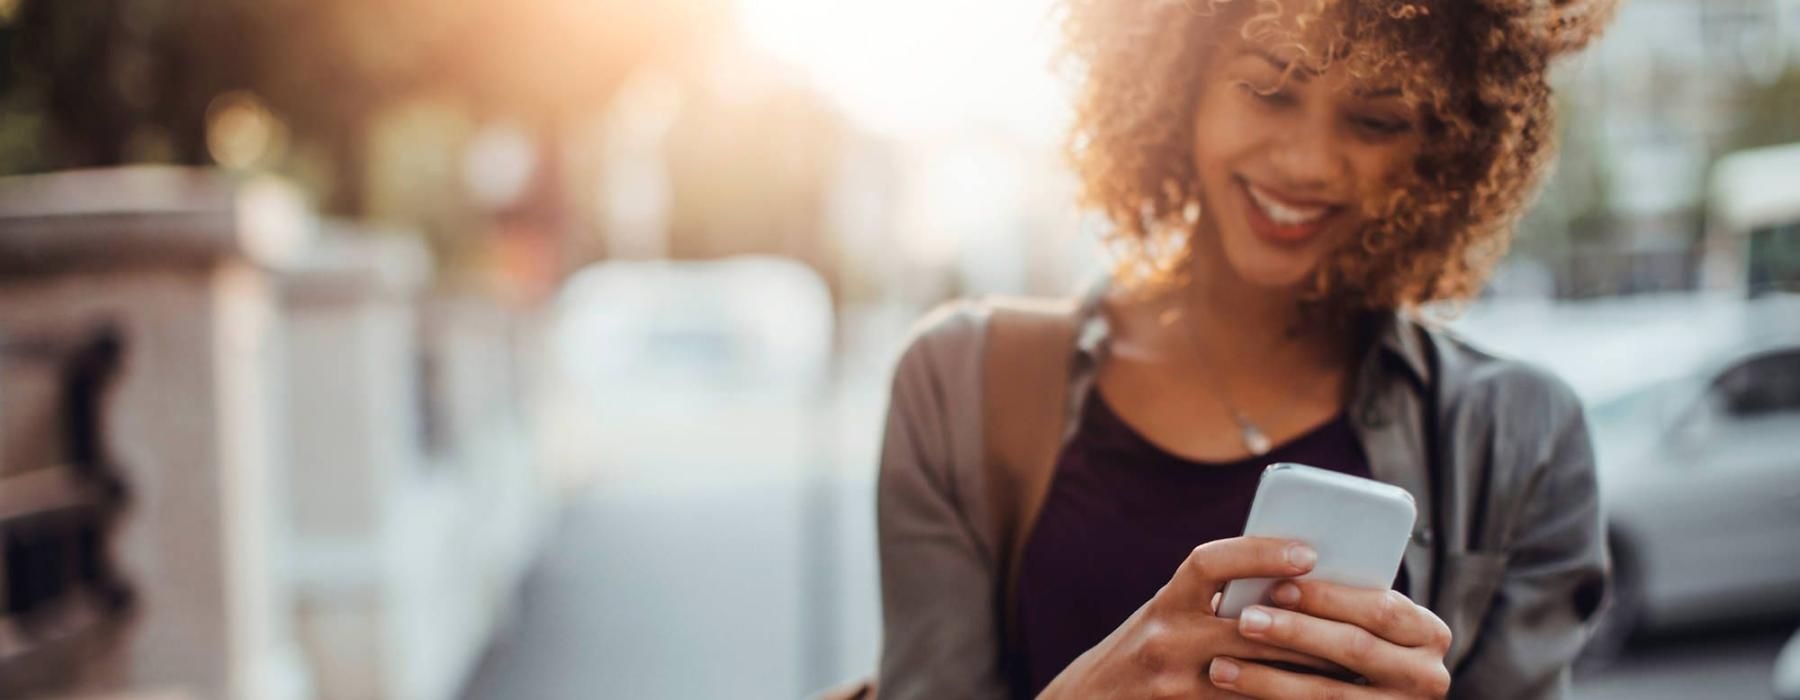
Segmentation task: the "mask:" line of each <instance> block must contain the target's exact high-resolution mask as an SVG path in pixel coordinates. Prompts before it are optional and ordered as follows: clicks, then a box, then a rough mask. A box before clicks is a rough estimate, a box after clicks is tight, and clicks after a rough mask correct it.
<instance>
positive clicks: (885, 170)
mask: <svg viewBox="0 0 1800 700" xmlns="http://www.w3.org/2000/svg"><path fill="white" fill-rule="evenodd" d="M1057 35H1058V30H1057V27H1056V23H1055V17H1054V15H1053V7H1052V6H1051V4H1050V2H1049V1H1048V0H987V1H986V2H980V3H966V2H955V1H953V0H915V1H914V2H908V3H891V2H875V1H874V0H735V1H734V0H659V1H657V2H628V1H626V0H514V1H513V2H507V3H458V2H439V1H432V0H179V1H176V0H0V174H4V175H5V177H0V551H3V553H4V563H3V568H0V603H3V605H4V606H3V607H0V697H6V698H12V697H82V698H103V697H104V698H115V697H128V698H157V699H175V698H195V699H200V698H208V699H210V698H251V699H256V700H261V699H270V700H289V699H294V700H298V699H302V698H327V699H338V698H344V699H363V698H369V699H376V698H396V699H407V700H412V699H419V700H438V699H448V698H467V699H469V700H484V699H490V698H495V699H497V698H507V699H514V698H574V697H629V698H695V697H745V698H792V697H802V696H805V695H808V694H810V693H812V692H815V691H817V690H819V689H822V688H824V687H827V686H830V685H833V684H835V683H838V682H841V681H844V680H848V679H851V678H855V677H857V676H859V675H861V674H865V673H868V672H870V671H871V670H872V669H873V668H874V664H875V660H876V658H877V654H878V651H879V650H878V639H879V632H880V630H879V601H878V589H877V586H876V564H875V556H874V513H873V507H872V506H873V493H874V486H873V477H874V472H875V457H876V451H877V447H878V442H879V439H880V430H881V423H882V417H883V411H884V408H885V399H886V390H887V386H886V384H887V380H888V376H889V372H890V371H891V367H892V364H893V361H894V360H895V358H896V357H897V355H898V353H899V351H900V349H901V345H902V343H903V342H904V339H905V337H906V333H907V330H908V328H909V326H910V324H911V323H912V322H913V321H914V320H915V319H916V318H918V316H919V315H920V314H922V313H923V312H924V311H925V310H927V309H929V308H930V307H931V306H933V305H935V304H937V303H939V302H941V301H943V300H946V299H949V298H952V297H956V296H960V295H978V294H986V293H1013V294H1018V293H1029V294H1064V293H1069V292H1070V291H1071V290H1074V289H1076V288H1078V287H1080V286H1081V285H1082V284H1083V283H1084V282H1085V281H1086V280H1089V279H1091V278H1092V277H1093V276H1095V275H1097V274H1100V273H1101V272H1102V271H1103V270H1105V269H1106V267H1107V262H1106V259H1105V257H1104V256H1103V254H1102V253H1101V251H1100V250H1099V247H1098V245H1097V242H1098V238H1097V234H1098V232H1099V231H1100V230H1101V229H1100V226H1101V222H1100V221H1099V220H1098V219H1097V218H1096V217H1095V216H1093V215H1091V214H1083V213H1081V212H1079V211H1077V210H1076V209H1075V208H1074V207H1073V206H1072V197H1073V192H1074V188H1073V184H1072V180H1071V177H1070V175H1069V174H1068V173H1067V171H1066V170H1065V169H1064V167H1063V166H1062V162H1061V160H1060V155H1059V151H1058V143H1059V137H1060V133H1061V130H1062V128H1063V125H1064V123H1065V120H1066V118H1067V117H1066V115H1067V111H1068V104H1067V101H1066V95H1067V88H1068V86H1067V83H1066V82H1065V81H1064V80H1063V79H1061V78H1059V77H1058V76H1057V74H1056V73H1055V72H1054V71H1052V70H1051V68H1050V65H1051V64H1050V57H1051V53H1052V49H1053V47H1054V45H1055V43H1056V38H1057ZM1557 82H1558V84H1559V86H1560V88H1561V96H1560V100H1561V111H1562V114H1563V122H1562V129H1563V134H1562V137H1563V141H1564V144H1565V147H1564V149H1563V152H1562V156H1561V161H1560V163H1559V166H1558V168H1557V170H1556V173H1555V175H1554V176H1553V178H1552V180H1551V181H1550V184H1549V187H1548V188H1547V189H1546V191H1545V194H1544V196H1543V197H1542V199H1541V201H1540V202H1539V204H1538V205H1537V206H1536V207H1535V208H1534V209H1533V211H1532V212H1531V214H1530V215H1529V217H1528V218H1527V219H1526V221H1525V222H1524V224H1523V225H1522V226H1521V228H1520V232H1519V236H1518V240H1517V242H1516V244H1515V246H1514V249H1513V252H1512V254H1511V255H1510V257H1509V258H1508V259H1507V260H1506V262H1505V264H1504V265H1503V267H1502V269H1501V270H1500V273H1499V274H1498V275H1497V276H1496V278H1495V279H1494V281H1493V284H1492V285H1491V288H1490V289H1489V290H1488V291H1487V292H1486V293H1485V294H1484V296H1483V297H1482V299H1481V300H1480V301H1479V302H1478V303H1476V304H1475V305H1474V306H1473V307H1472V308H1471V309H1469V310H1468V311H1467V312H1466V313H1465V314H1463V316H1462V317H1461V318H1460V319H1459V320H1458V321H1456V324H1457V325H1458V326H1459V327H1460V328H1461V329H1462V330H1463V332H1464V333H1466V334H1468V335H1470V336H1472V337H1474V338H1476V339H1477V340H1479V341H1481V342H1484V343H1486V344H1488V345H1491V346H1493V347H1495V348H1497V349H1500V350H1502V351H1505V352H1508V353H1512V354H1516V355H1520V356H1524V357H1527V358H1529V359H1531V360H1533V361H1536V362H1539V363H1542V364H1545V365H1547V366H1549V367H1551V368H1552V369H1555V370H1556V371H1558V372H1560V373H1561V374H1562V375H1563V376H1564V377H1565V378H1567V379H1569V380H1570V381H1571V382H1572V383H1573V384H1574V385H1575V387H1576V389H1577V391H1578V392H1579V393H1580V394H1581V395H1582V397H1583V399H1584V400H1585V401H1586V402H1588V408H1589V415H1590V419H1591V421H1592V422H1593V424H1594V428H1595V435H1596V440H1597V443H1598V448H1599V455H1600V461H1601V464H1600V467H1601V475H1602V487H1603V492H1604V496H1605V499H1606V508H1607V512H1608V521H1609V532H1610V537H1611V542H1612V546H1613V550H1614V556H1615V559H1616V561H1617V564H1618V569H1619V596H1618V604H1617V605H1616V607H1615V609H1614V613H1613V614H1612V615H1611V617H1609V618H1608V619H1607V621H1606V624H1605V626H1604V629H1603V630H1602V632H1601V634H1600V635H1599V637H1598V638H1597V640H1596V642H1595V644H1594V646H1593V648H1592V649H1591V651H1590V653H1589V656H1588V658H1587V659H1586V660H1584V662H1583V663H1582V665H1581V667H1580V672H1579V674H1578V686H1579V691H1580V695H1581V696H1582V697H1588V698H1627V697H1629V698H1655V697H1667V698H1688V697H1769V696H1773V695H1779V696H1782V697H1800V643H1790V642H1789V638H1790V635H1793V634H1794V632H1795V629H1796V627H1800V544H1796V543H1797V542H1800V449H1796V448H1797V447H1800V302H1796V301H1795V299H1796V297H1795V296H1794V293H1795V292H1800V0H1706V1H1704V2H1703V1H1702V0H1633V1H1632V2H1629V3H1627V4H1626V5H1625V8H1624V10H1623V12H1622V14H1621V16H1620V17H1619V20H1618V22H1617V24H1616V25H1615V26H1614V27H1613V29H1612V30H1611V31H1610V33H1609V34H1608V35H1607V37H1606V39H1605V40H1604V41H1602V42H1601V43H1600V44H1599V45H1598V46H1597V47H1595V48H1594V49H1593V50H1592V51H1591V52H1589V53H1588V54H1587V55H1586V56H1584V57H1582V58H1579V59H1577V60H1576V61H1575V62H1573V63H1570V64H1568V65H1566V66H1563V67H1562V69H1561V70H1560V71H1559V73H1558V74H1557ZM1784 645H1785V646H1786V647H1788V648H1789V649H1788V651H1786V652H1785V653H1784V652H1783V648H1784Z"/></svg>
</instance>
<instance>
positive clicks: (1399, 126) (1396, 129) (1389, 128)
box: [1350, 114, 1412, 138]
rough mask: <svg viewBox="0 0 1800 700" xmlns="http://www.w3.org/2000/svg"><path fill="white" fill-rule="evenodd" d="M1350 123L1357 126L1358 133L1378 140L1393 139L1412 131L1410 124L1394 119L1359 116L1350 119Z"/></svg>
mask: <svg viewBox="0 0 1800 700" xmlns="http://www.w3.org/2000/svg"><path fill="white" fill-rule="evenodd" d="M1350 123H1351V124H1353V125H1355V126H1356V129H1357V130H1358V131H1361V132H1363V133H1365V134H1368V135H1370V136H1375V137H1378V138H1391V137H1394V136H1399V135H1401V134H1404V133H1406V132H1408V131H1411V130H1412V124H1411V123H1410V122H1407V121H1406V120H1403V119H1395V118H1393V117H1378V116H1372V115H1366V114H1365V115H1357V116H1353V117H1351V118H1350Z"/></svg>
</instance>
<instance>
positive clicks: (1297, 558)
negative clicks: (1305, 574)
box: [1287, 544, 1319, 569]
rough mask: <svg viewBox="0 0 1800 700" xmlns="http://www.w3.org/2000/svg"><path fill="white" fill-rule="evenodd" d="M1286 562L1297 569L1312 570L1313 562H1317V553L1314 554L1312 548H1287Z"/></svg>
mask: <svg viewBox="0 0 1800 700" xmlns="http://www.w3.org/2000/svg"><path fill="white" fill-rule="evenodd" d="M1287 560H1288V563H1289V564H1293V565H1294V566H1296V567H1298V568H1301V569H1310V568H1312V565H1313V562H1316V561H1318V560H1319V553H1318V552H1314V551H1313V548H1311V547H1308V546H1306V545H1303V544H1296V545H1292V546H1289V547H1288V550H1287Z"/></svg>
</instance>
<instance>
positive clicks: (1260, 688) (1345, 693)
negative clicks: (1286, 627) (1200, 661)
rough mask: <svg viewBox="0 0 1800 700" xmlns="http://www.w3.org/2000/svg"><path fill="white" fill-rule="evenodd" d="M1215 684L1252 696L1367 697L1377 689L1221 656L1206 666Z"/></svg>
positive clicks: (1350, 699) (1374, 695)
mask: <svg viewBox="0 0 1800 700" xmlns="http://www.w3.org/2000/svg"><path fill="white" fill-rule="evenodd" d="M1206 675H1207V679H1208V680H1210V681H1212V684H1213V686H1214V687H1217V688H1220V689H1222V690H1226V691H1230V692H1233V693H1241V694H1244V695H1248V696H1250V697H1254V698H1343V699H1344V700H1369V699H1373V698H1378V697H1380V695H1379V693H1378V692H1377V691H1376V690H1374V689H1372V688H1368V687H1365V686H1360V685H1355V684H1352V683H1345V682H1344V681H1340V680H1335V679H1331V678H1326V677H1324V676H1314V675H1309V674H1305V673H1294V672H1292V671H1283V670H1281V669H1276V668H1270V667H1268V666H1264V665H1261V664H1254V663H1245V662H1243V661H1240V660H1238V659H1233V658H1229V657H1224V656H1221V657H1219V658H1216V659H1213V662H1212V665H1211V666H1209V667H1208V668H1207V674H1206Z"/></svg>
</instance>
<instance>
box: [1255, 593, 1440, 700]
mask: <svg viewBox="0 0 1800 700" xmlns="http://www.w3.org/2000/svg"><path fill="white" fill-rule="evenodd" d="M1238 630H1239V631H1240V632H1241V633H1243V635H1244V636H1245V637H1247V638H1249V639H1252V640H1255V641H1260V642H1267V643H1270V644H1274V645H1276V646H1279V647H1285V648H1287V649H1291V650H1294V651H1298V652H1301V653H1303V654H1311V655H1313V656H1317V657H1319V658H1322V659H1325V660H1327V661H1333V662H1336V663H1338V664H1340V665H1342V666H1343V667H1344V668H1347V669H1350V670H1351V671H1354V672H1356V673H1358V674H1360V675H1363V676H1365V677H1367V678H1368V679H1369V680H1372V681H1374V682H1375V683H1376V684H1378V685H1381V686H1383V687H1390V688H1404V689H1408V690H1430V689H1433V688H1436V687H1438V686H1440V685H1443V686H1447V685H1449V674H1448V672H1446V671H1444V663H1443V658H1442V656H1441V655H1439V654H1437V653H1436V652H1433V651H1427V650H1421V649H1414V648H1411V647H1403V646H1400V645H1398V644H1395V643H1393V642H1390V641H1388V640H1386V639H1382V638H1381V637H1377V636H1375V635H1374V634H1373V633H1371V632H1369V631H1368V630H1365V629H1363V628H1361V627H1357V626H1356V625H1352V624H1349V623H1345V622H1338V621H1336V620H1326V619H1323V618H1317V617H1313V616H1311V615H1307V614H1305V613H1298V612H1294V611H1292V610H1280V609H1276V608H1267V607H1263V606H1260V605H1257V606H1251V607H1249V608H1246V609H1245V610H1244V614H1243V616H1242V617H1239V618H1238Z"/></svg>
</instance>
